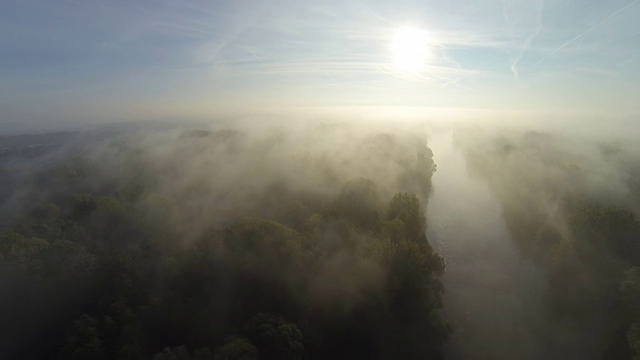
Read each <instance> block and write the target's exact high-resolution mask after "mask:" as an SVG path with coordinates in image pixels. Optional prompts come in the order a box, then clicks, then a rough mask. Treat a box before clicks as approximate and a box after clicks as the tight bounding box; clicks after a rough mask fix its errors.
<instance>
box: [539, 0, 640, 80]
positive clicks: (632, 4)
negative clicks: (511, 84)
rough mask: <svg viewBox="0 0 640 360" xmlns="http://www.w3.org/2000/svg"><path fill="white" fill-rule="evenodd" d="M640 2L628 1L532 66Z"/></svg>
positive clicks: (637, 0) (636, 0) (635, 0)
mask: <svg viewBox="0 0 640 360" xmlns="http://www.w3.org/2000/svg"><path fill="white" fill-rule="evenodd" d="M638 2H640V0H633V1H631V2H630V3H628V4H627V5H625V6H623V7H622V8H620V9H618V10H616V11H615V12H613V13H611V14H610V15H608V16H606V17H604V18H603V19H602V20H600V21H598V22H597V23H595V24H594V25H593V26H591V27H590V28H588V29H587V30H585V31H583V32H581V33H580V34H578V35H577V36H575V37H573V38H572V39H571V40H569V41H567V42H565V43H563V44H562V45H560V46H558V47H557V48H555V49H553V50H552V51H551V52H549V53H548V54H547V55H545V56H544V57H542V59H540V60H538V61H537V62H536V63H534V64H533V65H532V66H531V68H535V67H536V66H538V65H540V64H541V63H543V62H544V61H545V60H547V59H548V58H549V57H551V56H552V55H554V54H555V53H557V52H558V51H560V50H562V49H564V48H565V47H567V46H569V45H571V44H572V43H573V42H575V41H576V40H578V39H580V38H582V37H583V36H585V35H586V34H588V33H590V32H591V31H593V30H595V29H597V28H598V27H600V26H601V25H602V24H604V23H606V22H607V21H609V20H610V19H612V18H613V17H615V16H617V15H618V14H620V13H622V12H623V11H626V10H627V9H629V8H630V7H632V6H634V5H635V4H637V3H638Z"/></svg>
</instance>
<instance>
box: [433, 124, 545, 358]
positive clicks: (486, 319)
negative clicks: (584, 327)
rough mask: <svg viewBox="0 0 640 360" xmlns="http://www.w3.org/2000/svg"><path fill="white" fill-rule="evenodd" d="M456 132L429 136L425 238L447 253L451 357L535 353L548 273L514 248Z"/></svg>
mask: <svg viewBox="0 0 640 360" xmlns="http://www.w3.org/2000/svg"><path fill="white" fill-rule="evenodd" d="M452 137H453V135H452V131H449V130H447V131H441V132H437V133H435V134H434V135H433V136H431V138H430V140H429V147H430V148H431V149H432V150H433V152H434V161H435V163H436V165H437V171H436V173H435V174H434V176H433V185H434V191H433V193H432V194H431V197H430V199H429V204H428V207H427V219H428V230H427V237H428V239H429V242H430V243H431V244H432V246H433V247H434V249H435V250H436V251H437V252H438V253H440V255H441V256H442V257H443V258H444V259H445V262H446V271H445V274H444V276H443V279H442V280H443V283H444V288H445V294H444V299H443V302H444V315H445V318H446V320H447V321H448V322H449V323H450V324H451V325H452V326H453V327H454V331H453V333H452V336H451V338H450V341H449V343H448V346H447V350H446V355H447V358H448V359H537V358H540V356H542V354H541V353H540V351H541V349H542V348H544V346H540V345H541V344H540V343H538V340H537V339H540V338H541V337H540V335H541V331H542V329H543V322H544V319H545V318H546V316H545V314H546V313H545V310H544V306H543V300H542V298H541V294H543V293H544V289H543V284H544V281H543V279H544V276H543V274H542V273H541V271H540V270H538V269H537V268H536V267H535V266H534V265H533V263H532V262H530V261H528V260H525V259H523V258H522V257H521V256H520V255H519V253H518V251H517V250H516V249H515V247H514V245H513V243H512V241H511V239H510V236H509V232H508V229H507V227H506V224H505V221H504V219H503V217H502V209H501V206H500V203H499V201H498V200H497V199H496V197H495V196H493V194H492V193H491V192H490V190H489V188H488V186H487V185H486V184H485V183H484V182H483V181H482V180H481V179H477V178H473V177H471V176H469V174H468V173H467V170H466V164H465V159H464V157H463V156H462V154H461V153H460V152H459V151H458V150H456V148H455V147H454V146H453V144H452Z"/></svg>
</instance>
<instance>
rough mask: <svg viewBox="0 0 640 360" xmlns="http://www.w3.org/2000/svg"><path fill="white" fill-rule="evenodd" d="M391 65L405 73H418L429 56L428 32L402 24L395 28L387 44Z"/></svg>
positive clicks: (425, 64)
mask: <svg viewBox="0 0 640 360" xmlns="http://www.w3.org/2000/svg"><path fill="white" fill-rule="evenodd" d="M389 50H390V51H391V56H392V57H393V65H394V67H395V68H396V70H398V71H401V72H405V73H418V72H421V71H422V70H424V69H425V67H426V66H427V60H428V58H429V34H428V33H427V32H426V31H425V30H423V29H420V28H417V27H413V26H403V27H400V28H398V30H396V33H395V35H394V37H393V39H392V40H391V45H390V46H389Z"/></svg>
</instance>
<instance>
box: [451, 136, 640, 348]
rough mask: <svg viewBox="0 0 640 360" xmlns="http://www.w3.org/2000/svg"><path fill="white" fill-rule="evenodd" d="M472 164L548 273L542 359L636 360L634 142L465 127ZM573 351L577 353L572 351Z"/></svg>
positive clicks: (639, 210) (523, 245) (538, 332)
mask: <svg viewBox="0 0 640 360" xmlns="http://www.w3.org/2000/svg"><path fill="white" fill-rule="evenodd" d="M455 142H456V144H457V146H458V147H459V148H460V149H461V150H462V152H463V153H464V155H465V157H466V159H467V164H468V169H469V171H470V172H471V173H473V174H474V175H475V176H479V177H481V178H482V179H484V180H486V181H487V182H488V183H489V186H490V188H491V189H492V191H493V192H494V193H495V195H496V196H497V197H498V199H499V200H500V202H501V204H502V207H503V214H504V218H505V221H506V223H507V226H508V228H509V230H510V233H511V235H512V237H513V241H514V242H515V243H516V245H517V246H518V248H519V249H520V251H521V252H522V254H524V255H525V256H526V257H529V258H531V259H533V260H534V261H535V262H536V263H537V264H539V266H541V267H543V268H544V269H545V270H546V274H547V282H548V285H547V290H546V293H545V299H546V302H545V307H546V309H545V312H546V315H545V317H546V318H545V319H544V320H541V321H540V324H537V325H531V327H532V328H534V330H533V333H534V334H533V335H532V336H536V337H537V338H538V341H537V343H538V344H539V347H541V349H539V350H540V354H542V355H541V356H543V357H544V358H567V357H569V358H581V359H586V358H594V359H596V358H605V359H630V358H633V359H638V358H640V161H639V159H640V157H639V156H638V153H637V152H634V150H633V144H631V145H630V144H625V143H622V142H619V141H608V140H605V139H604V138H603V137H601V136H600V137H599V139H598V141H595V140H593V141H587V140H586V139H585V138H578V137H575V136H573V137H572V136H569V135H559V134H550V133H540V132H534V131H507V130H504V131H486V130H480V129H477V128H467V129H460V130H459V131H457V133H456V134H455ZM567 354H571V355H570V356H567Z"/></svg>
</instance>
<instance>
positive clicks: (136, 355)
mask: <svg viewBox="0 0 640 360" xmlns="http://www.w3.org/2000/svg"><path fill="white" fill-rule="evenodd" d="M50 138H51V137H50ZM52 138H54V139H61V138H62V139H64V141H61V142H55V141H53V142H48V143H47V144H49V145H48V146H47V147H42V146H30V147H28V149H44V150H42V151H33V150H30V151H25V149H24V146H23V148H18V149H16V150H14V151H12V150H11V149H15V148H11V147H7V150H6V151H5V154H4V157H3V163H2V164H3V166H2V172H1V175H2V182H3V184H4V185H5V186H6V187H5V189H8V188H9V189H10V191H9V190H5V191H4V192H3V194H2V195H3V199H2V200H3V207H2V210H3V212H2V214H3V217H4V219H3V220H4V221H3V222H2V226H3V228H2V233H1V235H0V259H1V260H0V261H1V263H0V264H1V266H2V272H1V278H0V284H2V288H3V291H2V297H1V298H0V305H1V308H2V309H3V311H2V312H1V313H0V319H1V322H2V324H3V326H2V336H1V337H0V339H1V340H0V357H2V358H7V359H8V358H15V359H18V358H20V359H150V358H152V359H158V360H160V359H326V358H344V359H353V358H362V359H372V358H423V357H425V356H427V357H430V358H439V357H441V356H442V345H443V344H444V342H445V341H446V339H447V337H448V334H449V332H450V327H449V325H448V324H447V323H446V322H445V321H444V320H443V318H442V316H441V312H440V308H441V306H442V303H441V294H442V292H443V286H442V284H441V282H440V280H439V277H440V275H441V274H442V273H443V271H444V262H443V259H442V258H441V257H439V256H438V254H436V253H435V252H434V250H433V249H432V248H431V246H430V245H429V243H428V241H427V239H426V237H425V229H426V219H425V213H424V208H423V205H424V203H425V202H426V201H427V199H428V195H429V193H430V191H431V188H430V187H431V183H430V180H431V175H432V174H433V172H434V171H435V166H434V164H433V161H432V154H431V152H430V150H429V148H428V147H427V146H426V144H425V141H424V139H421V138H419V137H416V136H415V135H412V134H410V133H409V132H406V131H405V132H403V131H393V132H391V133H389V132H382V131H381V130H379V129H373V130H371V131H369V132H365V133H363V132H362V131H360V132H358V133H357V134H356V133H354V132H353V129H352V128H350V127H345V126H342V125H333V124H320V125H318V126H317V127H316V128H314V129H313V130H312V131H309V132H301V133H300V134H298V135H291V134H290V133H284V132H282V131H279V130H277V129H262V130H260V131H246V130H242V129H241V130H237V129H226V128H223V129H216V130H211V131H209V130H198V129H195V130H194V129H177V130H171V131H164V130H163V131H155V132H152V133H149V132H145V133H142V132H137V131H133V132H131V131H122V132H118V131H116V132H113V133H107V134H106V135H105V134H96V133H89V134H86V133H79V134H75V135H74V134H66V135H64V136H62V135H56V136H53V137H52ZM327 138H331V139H333V140H334V143H333V144H332V145H331V146H327V143H326V139H327ZM5 140H6V139H5ZM27 140H28V139H27ZM32 140H34V141H35V142H36V143H38V142H39V141H42V139H37V138H36V139H32ZM48 140H50V139H48ZM24 142H25V141H24V139H22V141H19V142H18V143H19V144H23V143H24ZM56 144H57V145H56ZM303 145H304V146H303ZM336 149H339V151H338V150H336Z"/></svg>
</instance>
